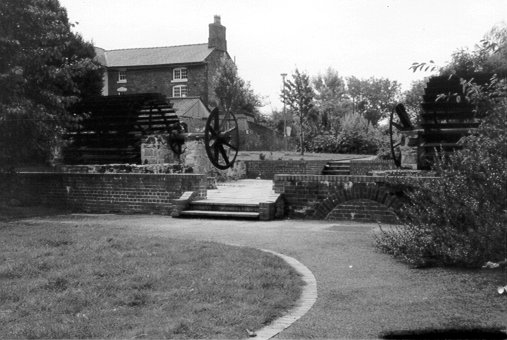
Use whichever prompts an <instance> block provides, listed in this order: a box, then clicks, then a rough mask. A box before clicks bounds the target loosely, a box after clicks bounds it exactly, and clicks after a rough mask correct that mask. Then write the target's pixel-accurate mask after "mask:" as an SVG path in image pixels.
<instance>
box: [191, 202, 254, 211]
mask: <svg viewBox="0 0 507 340" xmlns="http://www.w3.org/2000/svg"><path fill="white" fill-rule="evenodd" d="M188 210H206V211H236V212H256V213H258V212H259V204H247V203H223V202H206V201H194V202H191V203H190V204H189V208H188Z"/></svg>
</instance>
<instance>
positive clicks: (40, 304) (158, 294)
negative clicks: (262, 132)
mask: <svg viewBox="0 0 507 340" xmlns="http://www.w3.org/2000/svg"><path fill="white" fill-rule="evenodd" d="M0 249H1V250H0V288H1V289H0V337H2V338H217V337H222V338H244V337H246V336H247V333H246V331H245V329H246V328H249V329H253V330H255V329H259V328H261V327H262V326H264V325H266V324H268V323H269V322H270V321H271V320H273V319H274V318H276V317H278V316H280V315H282V314H284V312H285V311H287V310H288V309H289V308H290V307H291V306H293V304H294V302H295V301H296V300H297V299H298V298H299V296H300V293H301V287H302V284H303V283H302V280H301V278H300V277H299V275H298V274H297V273H296V272H295V271H294V270H293V269H292V268H291V267H289V266H288V265H287V264H286V263H285V262H284V261H283V260H281V259H279V258H278V257H276V256H273V255H271V254H267V253H264V252H261V251H258V250H256V249H251V248H240V247H232V246H225V245H221V244H217V243H210V242H192V241H184V240H175V239H169V238H164V237H149V236H144V235H141V236H139V235H137V236H136V235H132V234H128V235H127V234H124V233H123V232H122V229H121V228H114V227H111V228H109V227H104V226H100V225H98V224H88V225H84V226H83V225H82V226H79V227H78V226H77V225H74V224H72V223H70V224H67V225H65V224H64V225H53V224H50V223H42V224H41V223H37V224H30V223H29V222H21V221H17V222H16V221H11V222H0Z"/></svg>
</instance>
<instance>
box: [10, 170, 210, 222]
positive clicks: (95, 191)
mask: <svg viewBox="0 0 507 340" xmlns="http://www.w3.org/2000/svg"><path fill="white" fill-rule="evenodd" d="M0 181H2V182H3V187H4V188H9V189H6V190H4V191H3V192H2V193H0V198H3V199H16V200H18V201H20V203H21V204H36V203H40V204H45V205H51V206H59V207H65V208H69V209H71V210H75V211H86V212H97V213H107V212H122V213H161V214H170V212H171V210H172V208H173V205H174V200H175V199H178V198H179V197H180V196H181V194H182V193H183V192H185V191H197V192H198V194H199V196H201V197H206V187H207V178H206V176H205V175H197V174H79V173H18V174H15V175H0ZM6 181H10V183H6ZM2 196H3V197H2Z"/></svg>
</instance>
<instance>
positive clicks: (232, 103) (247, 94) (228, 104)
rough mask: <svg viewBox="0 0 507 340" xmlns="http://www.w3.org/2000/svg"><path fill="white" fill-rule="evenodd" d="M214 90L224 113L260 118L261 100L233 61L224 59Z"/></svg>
mask: <svg viewBox="0 0 507 340" xmlns="http://www.w3.org/2000/svg"><path fill="white" fill-rule="evenodd" d="M213 88H214V91H215V95H216V97H217V99H218V103H217V105H218V107H219V108H220V110H221V111H222V112H224V113H231V112H232V113H233V114H246V115H249V116H253V117H256V118H258V116H259V111H258V110H257V108H258V107H259V106H260V99H259V97H258V96H257V95H256V94H255V93H254V92H253V90H252V88H251V86H250V84H249V83H248V82H246V81H245V80H243V79H242V78H241V77H240V76H239V74H238V68H237V67H236V65H235V64H234V62H233V61H232V60H231V59H229V58H226V57H223V58H222V60H221V62H220V67H219V69H218V73H217V75H216V77H215V79H214V80H213Z"/></svg>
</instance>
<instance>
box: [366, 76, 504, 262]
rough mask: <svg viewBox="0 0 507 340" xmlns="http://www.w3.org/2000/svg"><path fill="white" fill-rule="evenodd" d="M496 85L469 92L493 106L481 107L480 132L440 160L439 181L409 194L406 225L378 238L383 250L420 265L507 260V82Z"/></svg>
mask: <svg viewBox="0 0 507 340" xmlns="http://www.w3.org/2000/svg"><path fill="white" fill-rule="evenodd" d="M493 83H494V86H493V89H492V90H493V91H492V92H489V95H485V92H483V91H481V90H480V89H477V88H476V89H475V90H477V91H471V92H469V93H472V94H473V95H472V96H471V98H469V99H470V100H472V101H474V102H475V103H479V102H480V101H487V102H489V104H490V105H482V106H481V107H483V108H486V110H485V111H484V112H483V120H482V123H481V125H480V127H479V129H478V130H477V131H476V133H474V134H473V135H470V136H468V137H466V138H464V139H462V141H461V143H462V145H463V149H462V150H460V151H455V152H453V153H451V154H448V155H440V157H438V159H436V162H435V165H434V170H435V171H436V173H437V175H438V177H437V178H435V179H434V180H431V181H428V180H426V181H419V182H418V183H417V184H416V185H415V187H414V189H413V190H412V191H410V192H408V193H407V196H408V198H409V201H410V202H409V203H407V204H406V206H405V207H404V209H402V210H403V211H404V213H403V216H401V218H402V221H403V222H404V224H405V225H404V226H400V227H397V228H390V229H383V230H382V232H381V233H380V234H379V235H378V236H377V237H376V243H377V246H378V247H379V248H380V249H382V250H383V251H385V252H388V253H390V254H393V255H395V256H397V257H398V258H401V259H403V260H405V261H407V262H409V263H411V264H413V265H415V266H430V265H458V266H466V267H477V266H479V265H480V264H482V263H484V262H485V261H488V260H501V259H503V256H504V251H505V250H504V249H505V246H506V244H505V239H506V237H507V234H506V233H507V230H506V228H505V224H506V222H507V218H506V214H507V169H506V167H505V164H506V161H507V121H506V120H505V112H506V111H507V97H506V96H505V95H506V94H507V89H506V86H505V82H502V81H497V80H493ZM469 86H474V85H469ZM479 114H481V112H479ZM398 181H401V182H403V181H405V180H404V179H398ZM411 181H413V179H412V180H411Z"/></svg>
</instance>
